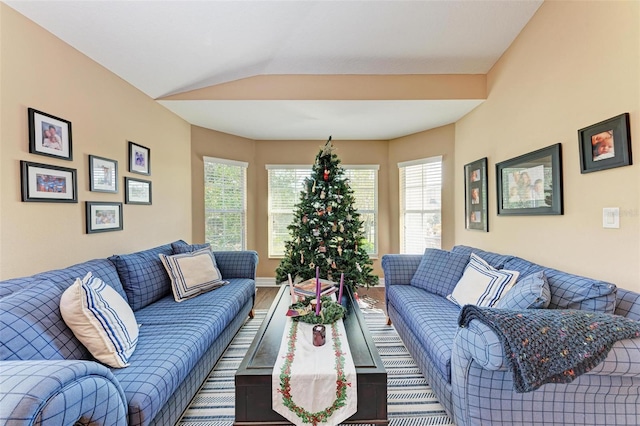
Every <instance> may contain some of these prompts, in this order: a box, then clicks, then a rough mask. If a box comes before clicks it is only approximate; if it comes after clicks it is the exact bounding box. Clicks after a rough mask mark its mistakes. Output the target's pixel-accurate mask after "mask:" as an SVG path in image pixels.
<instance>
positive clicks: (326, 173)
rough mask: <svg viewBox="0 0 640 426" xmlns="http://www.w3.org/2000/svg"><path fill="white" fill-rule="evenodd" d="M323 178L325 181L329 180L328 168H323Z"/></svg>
mask: <svg viewBox="0 0 640 426" xmlns="http://www.w3.org/2000/svg"><path fill="white" fill-rule="evenodd" d="M323 179H324V180H325V182H326V181H328V180H329V170H327V169H324V176H323Z"/></svg>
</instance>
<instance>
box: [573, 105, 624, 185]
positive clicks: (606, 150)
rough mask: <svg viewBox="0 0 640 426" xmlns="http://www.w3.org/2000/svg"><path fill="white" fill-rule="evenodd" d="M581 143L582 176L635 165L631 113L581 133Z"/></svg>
mask: <svg viewBox="0 0 640 426" xmlns="http://www.w3.org/2000/svg"><path fill="white" fill-rule="evenodd" d="M578 141H579V143H580V172H581V173H590V172H597V171H599V170H605V169H612V168H614V167H622V166H629V165H631V164H632V161H631V131H630V127H629V113H628V112H626V113H624V114H620V115H618V116H616V117H612V118H610V119H608V120H604V121H601V122H600V123H597V124H593V125H591V126H589V127H585V128H584V129H580V130H578Z"/></svg>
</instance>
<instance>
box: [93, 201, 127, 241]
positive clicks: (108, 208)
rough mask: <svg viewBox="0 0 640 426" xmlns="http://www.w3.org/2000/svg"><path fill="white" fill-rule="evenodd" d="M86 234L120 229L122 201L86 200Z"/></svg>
mask: <svg viewBox="0 0 640 426" xmlns="http://www.w3.org/2000/svg"><path fill="white" fill-rule="evenodd" d="M86 221H87V234H93V233H95V232H108V231H122V203H111V202H98V201H87V202H86Z"/></svg>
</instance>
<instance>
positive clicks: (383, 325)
mask: <svg viewBox="0 0 640 426" xmlns="http://www.w3.org/2000/svg"><path fill="white" fill-rule="evenodd" d="M363 312H364V316H365V320H366V322H367V326H368V327H369V330H370V331H371V335H372V336H373V340H374V342H375V344H376V347H377V349H378V352H379V353H380V357H381V358H382V361H383V363H384V366H385V368H386V369H387V411H388V414H389V424H390V425H391V426H431V425H438V426H447V425H453V423H452V422H451V420H450V419H449V417H448V416H447V414H446V412H445V411H444V408H443V407H442V405H440V403H439V402H438V400H437V398H436V396H435V394H434V393H433V391H432V390H431V388H430V387H429V385H428V383H427V382H426V380H425V378H424V377H423V376H422V374H421V373H420V370H419V369H418V367H417V366H416V364H415V362H414V361H413V359H412V358H411V355H409V352H408V351H407V349H406V348H405V347H404V345H403V344H402V341H401V340H400V336H398V333H396V331H395V329H394V328H393V327H391V326H388V325H387V322H386V321H387V319H386V316H385V315H384V313H383V312H382V311H381V310H379V309H365V310H363ZM266 314H267V311H266V310H257V311H256V316H255V318H254V319H252V320H248V321H247V322H246V323H245V324H244V326H243V327H242V328H241V329H240V331H239V332H238V334H237V335H236V337H235V338H234V339H233V341H232V342H231V344H230V345H229V347H228V348H227V350H226V351H225V353H224V354H223V356H222V358H221V359H220V361H218V364H217V365H216V367H215V368H214V370H213V371H212V372H211V374H210V375H209V378H208V379H207V381H206V382H205V384H204V385H203V387H202V389H200V392H198V394H197V395H196V396H195V398H194V399H193V401H192V402H191V405H190V407H189V408H188V409H187V410H186V411H185V413H184V415H183V416H182V418H181V419H180V421H179V422H178V425H182V426H231V425H232V424H233V419H234V402H235V395H234V373H235V371H236V370H237V368H238V367H239V366H240V362H241V361H242V358H243V357H244V354H245V353H246V351H247V349H248V348H249V345H250V344H251V341H252V340H253V337H254V336H255V334H256V332H257V331H258V328H259V327H260V324H261V323H262V321H263V320H264V318H265V316H266Z"/></svg>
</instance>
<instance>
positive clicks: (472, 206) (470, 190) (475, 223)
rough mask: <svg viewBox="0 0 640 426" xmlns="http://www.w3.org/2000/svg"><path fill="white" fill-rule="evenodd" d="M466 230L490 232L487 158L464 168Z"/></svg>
mask: <svg viewBox="0 0 640 426" xmlns="http://www.w3.org/2000/svg"><path fill="white" fill-rule="evenodd" d="M464 197H465V209H464V211H465V228H466V229H476V230H478V231H484V232H489V217H488V216H487V213H488V208H487V157H484V158H481V159H479V160H476V161H474V162H472V163H469V164H466V165H465V166H464Z"/></svg>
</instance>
